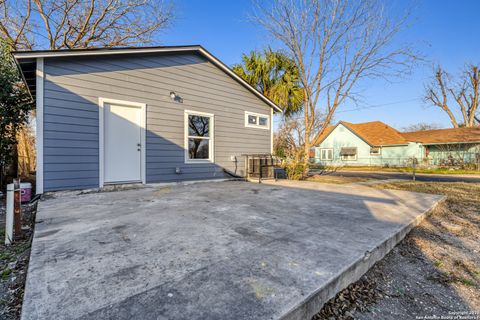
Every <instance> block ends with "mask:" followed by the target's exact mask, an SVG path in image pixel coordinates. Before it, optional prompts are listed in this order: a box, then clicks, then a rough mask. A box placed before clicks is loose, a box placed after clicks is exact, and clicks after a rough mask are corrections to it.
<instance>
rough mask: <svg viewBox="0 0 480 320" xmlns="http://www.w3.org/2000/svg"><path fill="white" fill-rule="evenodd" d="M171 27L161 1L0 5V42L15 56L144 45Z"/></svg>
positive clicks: (1, 1)
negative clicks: (43, 50)
mask: <svg viewBox="0 0 480 320" xmlns="http://www.w3.org/2000/svg"><path fill="white" fill-rule="evenodd" d="M171 22H172V6H171V4H170V3H167V2H164V1H162V0H23V1H17V0H0V36H1V37H2V38H4V39H5V40H6V41H7V42H8V44H9V45H10V46H11V47H12V48H13V49H16V50H18V49H32V48H38V47H41V48H49V49H72V48H92V47H117V46H132V45H144V44H147V43H151V42H154V40H155V36H156V35H157V34H158V32H160V31H161V30H163V29H164V28H166V27H168V26H169V25H170V23H171Z"/></svg>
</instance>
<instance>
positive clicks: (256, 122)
mask: <svg viewBox="0 0 480 320" xmlns="http://www.w3.org/2000/svg"><path fill="white" fill-rule="evenodd" d="M245 127H249V128H260V129H270V117H269V116H268V115H264V114H258V113H253V112H248V111H246V112H245Z"/></svg>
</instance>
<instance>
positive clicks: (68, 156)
mask: <svg viewBox="0 0 480 320" xmlns="http://www.w3.org/2000/svg"><path fill="white" fill-rule="evenodd" d="M14 57H15V59H16V61H17V64H18V66H19V68H20V70H21V72H22V74H23V76H24V80H25V82H26V84H27V85H28V87H29V90H30V92H31V93H32V96H33V97H34V99H35V100H36V108H37V120H36V124H37V128H36V133H37V185H36V190H37V193H43V192H46V191H56V190H66V189H85V188H98V187H100V188H101V187H103V186H104V185H107V184H123V183H157V182H173V181H186V180H204V179H216V178H225V177H226V176H227V175H228V174H234V175H239V176H244V175H245V166H244V160H243V157H242V155H244V154H256V153H270V152H271V150H272V118H273V114H274V112H281V110H280V108H279V107H278V106H276V105H275V104H274V103H273V102H272V101H270V100H269V99H267V98H266V97H265V96H263V95H262V94H261V93H259V92H258V91H257V90H255V89H254V88H253V87H251V86H250V85H249V84H247V83H246V82H245V81H243V80H242V79H241V78H240V77H238V76H237V75H236V74H234V73H233V72H232V71H231V70H230V69H229V68H228V67H227V66H226V65H225V64H223V63H222V62H221V61H219V60H218V59H217V58H215V57H214V56H213V55H212V54H210V53H209V52H208V51H207V50H205V49H204V48H202V47H201V46H177V47H148V48H116V49H86V50H56V51H23V52H14Z"/></svg>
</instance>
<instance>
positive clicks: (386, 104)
mask: <svg viewBox="0 0 480 320" xmlns="http://www.w3.org/2000/svg"><path fill="white" fill-rule="evenodd" d="M421 100H422V99H421V98H412V99H407V100H399V101H393V102H387V103H382V104H375V105H368V106H364V107H358V108H353V109H346V110H341V109H340V110H336V111H335V114H337V113H342V112H352V111H361V110H365V109H373V108H381V107H385V106H391V105H396V104H402V103H407V102H413V101H421ZM301 118H303V117H302V116H298V117H291V119H301Z"/></svg>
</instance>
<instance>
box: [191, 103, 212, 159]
mask: <svg viewBox="0 0 480 320" xmlns="http://www.w3.org/2000/svg"><path fill="white" fill-rule="evenodd" d="M212 161H213V114H208V113H202V112H194V111H185V162H186V163H198V162H212Z"/></svg>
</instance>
